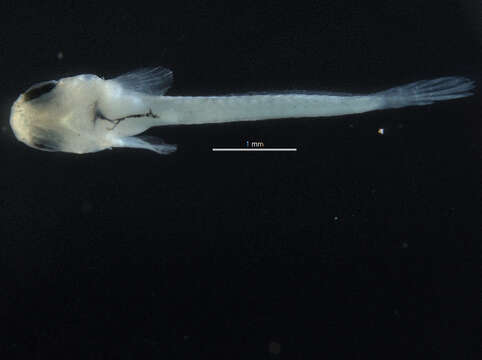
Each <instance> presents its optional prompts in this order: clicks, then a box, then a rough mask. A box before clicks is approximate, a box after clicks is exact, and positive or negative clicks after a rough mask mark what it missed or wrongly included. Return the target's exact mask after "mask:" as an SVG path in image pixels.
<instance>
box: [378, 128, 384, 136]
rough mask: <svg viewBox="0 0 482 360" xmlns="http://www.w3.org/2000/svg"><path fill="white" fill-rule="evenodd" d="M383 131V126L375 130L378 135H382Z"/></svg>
mask: <svg viewBox="0 0 482 360" xmlns="http://www.w3.org/2000/svg"><path fill="white" fill-rule="evenodd" d="M384 132H385V129H383V128H380V129H378V131H377V133H379V134H380V135H383V133H384Z"/></svg>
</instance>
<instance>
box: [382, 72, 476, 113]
mask: <svg viewBox="0 0 482 360" xmlns="http://www.w3.org/2000/svg"><path fill="white" fill-rule="evenodd" d="M474 88H475V83H474V81H472V80H470V79H468V78H466V77H462V76H447V77H441V78H438V79H433V80H421V81H417V82H414V83H411V84H407V85H402V86H397V87H394V88H391V89H388V90H385V91H381V92H379V93H376V95H382V96H383V98H384V100H385V101H386V103H385V104H384V108H386V109H389V108H400V107H405V106H422V105H429V104H432V103H434V102H436V101H445V100H452V99H458V98H463V97H466V96H470V95H473V93H472V92H471V90H472V89H474Z"/></svg>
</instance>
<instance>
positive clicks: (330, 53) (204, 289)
mask: <svg viewBox="0 0 482 360" xmlns="http://www.w3.org/2000/svg"><path fill="white" fill-rule="evenodd" d="M2 7H3V9H2V11H1V13H2V15H1V19H2V21H1V24H0V44H1V46H0V62H1V65H2V70H3V71H2V86H1V90H0V91H1V95H2V96H1V102H0V106H1V112H2V116H1V119H2V120H1V125H2V128H1V129H2V132H1V141H0V154H1V158H0V161H1V178H0V179H1V180H0V195H1V197H0V215H1V219H0V221H1V222H0V232H1V241H0V332H1V333H0V351H1V352H2V354H6V355H5V356H4V357H2V359H11V358H25V359H27V358H28V359H34V358H38V359H44V358H49V359H55V358H63V359H64V358H70V359H111V358H112V359H130V358H132V359H134V358H136V359H137V358H143V359H146V358H166V359H176V358H185V359H195V358H223V359H231V358H238V357H242V358H244V359H261V358H279V357H284V358H289V359H291V358H293V359H315V358H316V359H320V358H331V359H332V358H345V357H346V358H351V359H354V358H369V357H370V358H371V357H373V356H384V357H386V358H407V357H408V356H410V357H412V356H413V355H414V354H421V355H424V356H425V357H426V358H441V357H443V356H447V355H448V357H450V358H453V357H455V356H456V357H457V358H461V359H462V358H465V359H474V358H478V355H480V353H481V345H480V333H478V331H480V330H481V310H480V309H481V304H482V276H481V271H482V252H481V250H482V247H481V222H480V220H481V194H482V191H481V190H482V189H481V183H480V180H481V175H482V171H481V157H482V151H481V145H480V144H481V141H482V125H481V116H482V110H481V108H480V95H479V94H476V95H475V96H473V97H471V98H467V99H461V100H457V101H451V102H446V103H441V104H435V105H432V106H427V107H418V108H406V109H397V110H390V111H380V112H373V113H366V114H361V115H354V116H346V117H338V118H320V119H287V120H270V121H264V122H251V123H241V124H227V125H224V124H222V125H203V126H184V127H169V128H155V129H151V130H149V133H150V134H152V135H156V136H160V137H162V138H163V139H164V140H165V141H166V142H168V143H175V144H178V146H179V150H178V152H176V153H174V154H173V155H169V156H160V155H157V154H155V153H153V152H148V151H142V150H134V149H114V150H112V151H104V152H99V153H93V154H86V155H74V154H65V153H48V152H41V151H37V150H34V149H31V148H28V147H27V146H25V145H23V144H22V143H20V142H17V141H16V140H15V138H14V137H13V134H12V132H11V130H10V127H9V125H8V117H9V109H10V106H11V104H12V103H13V101H14V100H15V99H16V97H17V96H18V95H19V94H20V93H21V92H22V91H24V90H25V89H26V88H28V87H29V86H30V85H32V84H33V83H36V82H40V81H44V80H50V79H58V78H61V77H65V76H71V75H77V74H79V73H94V74H97V75H99V76H104V77H106V78H110V77H113V76H116V75H119V74H121V73H123V72H126V71H130V70H133V69H136V68H139V67H143V66H155V65H163V66H166V67H168V68H170V69H172V70H173V71H174V74H175V82H174V87H173V88H172V89H171V91H170V92H169V94H170V95H221V94H225V93H242V92H244V91H267V90H282V89H307V90H320V89H326V90H338V91H347V92H361V93H367V92H371V91H378V90H382V89H384V88H388V87H391V86H396V85H400V84H403V83H408V82H411V81H416V80H421V79H429V78H434V77H438V76H447V75H465V76H470V77H473V78H475V79H478V77H479V70H480V63H481V62H480V60H481V56H480V45H481V42H480V39H481V38H482V32H481V31H480V29H481V25H480V23H479V21H482V20H479V19H481V18H482V17H480V16H479V14H480V12H479V11H480V9H479V8H478V6H477V2H469V1H467V2H464V3H461V2H456V1H423V2H421V1H412V0H408V1H407V0H404V1H399V0H396V1H395V0H393V1H386V0H385V1H381V0H380V1H378V0H375V1H340V0H338V1H334V0H332V1H293V2H289V3H285V4H283V3H281V2H278V1H264V2H260V1H242V2H172V1H170V2H168V1H166V2H159V1H158V2H156V3H152V4H149V3H142V2H131V3H129V4H127V3H126V4H125V5H119V4H117V5H116V4H112V5H109V6H107V5H101V4H96V3H90V2H75V3H74V2H70V1H65V2H63V3H62V5H61V6H58V5H54V4H53V3H46V4H44V5H42V4H41V2H37V3H35V4H29V5H26V6H23V5H21V4H19V3H15V4H13V3H12V4H10V5H9V4H2ZM479 91H480V90H479ZM379 128H384V129H385V133H384V135H380V134H378V133H377V130H378V129H379ZM248 140H249V141H263V142H264V143H265V145H266V146H268V147H277V146H283V147H285V146H286V147H297V148H298V149H299V151H298V152H296V153H213V152H212V151H211V148H212V147H223V146H227V147H237V146H243V144H245V142H246V141H248ZM278 345H279V346H280V351H279V353H278V351H277V350H276V348H277V346H278Z"/></svg>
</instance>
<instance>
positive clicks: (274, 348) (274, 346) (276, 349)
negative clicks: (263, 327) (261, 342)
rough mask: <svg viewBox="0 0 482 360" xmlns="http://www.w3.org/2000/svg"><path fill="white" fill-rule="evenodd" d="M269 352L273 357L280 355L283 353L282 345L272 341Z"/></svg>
mask: <svg viewBox="0 0 482 360" xmlns="http://www.w3.org/2000/svg"><path fill="white" fill-rule="evenodd" d="M269 352H270V354H273V355H279V353H280V352H281V344H280V343H278V342H276V341H271V342H270V343H269Z"/></svg>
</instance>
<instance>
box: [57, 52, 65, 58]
mask: <svg viewBox="0 0 482 360" xmlns="http://www.w3.org/2000/svg"><path fill="white" fill-rule="evenodd" d="M63 58H64V53H63V52H62V51H59V52H58V53H57V59H59V60H62V59H63Z"/></svg>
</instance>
